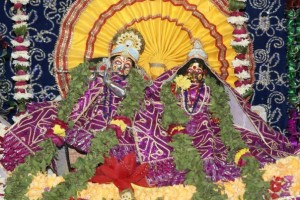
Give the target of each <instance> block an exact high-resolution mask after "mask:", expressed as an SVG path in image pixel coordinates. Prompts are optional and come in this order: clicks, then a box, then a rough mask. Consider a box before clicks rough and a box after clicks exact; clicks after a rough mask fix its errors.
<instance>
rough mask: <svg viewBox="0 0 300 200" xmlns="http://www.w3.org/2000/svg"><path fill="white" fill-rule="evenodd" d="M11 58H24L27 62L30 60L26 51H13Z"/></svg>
mask: <svg viewBox="0 0 300 200" xmlns="http://www.w3.org/2000/svg"><path fill="white" fill-rule="evenodd" d="M11 57H12V58H14V59H17V58H20V57H22V58H25V59H27V60H28V59H29V58H30V56H29V53H28V51H15V52H12V53H11Z"/></svg>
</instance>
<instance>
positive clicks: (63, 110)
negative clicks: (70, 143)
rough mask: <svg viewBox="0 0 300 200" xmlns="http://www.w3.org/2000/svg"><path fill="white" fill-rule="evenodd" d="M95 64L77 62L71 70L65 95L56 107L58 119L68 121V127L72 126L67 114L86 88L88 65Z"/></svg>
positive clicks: (89, 73)
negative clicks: (67, 91)
mask: <svg viewBox="0 0 300 200" xmlns="http://www.w3.org/2000/svg"><path fill="white" fill-rule="evenodd" d="M93 65H95V63H92V62H85V63H81V64H79V65H78V66H77V67H75V68H74V69H72V70H71V72H70V75H71V77H72V78H71V80H70V84H69V85H70V86H69V87H70V88H69V93H68V95H67V97H66V98H65V99H64V100H63V101H61V102H60V104H59V107H58V113H57V116H58V118H59V119H60V120H62V121H64V122H66V123H68V125H69V127H70V128H72V127H73V122H71V121H69V119H68V116H70V114H71V112H72V109H73V107H74V105H75V104H76V103H77V101H78V99H79V98H80V97H81V96H82V95H83V93H84V91H86V90H87V88H88V83H87V82H88V80H89V77H90V76H91V71H90V70H89V67H91V66H93Z"/></svg>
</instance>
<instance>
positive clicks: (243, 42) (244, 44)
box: [230, 39, 250, 47]
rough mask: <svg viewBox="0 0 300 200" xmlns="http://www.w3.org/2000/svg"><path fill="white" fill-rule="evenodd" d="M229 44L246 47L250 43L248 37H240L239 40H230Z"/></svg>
mask: <svg viewBox="0 0 300 200" xmlns="http://www.w3.org/2000/svg"><path fill="white" fill-rule="evenodd" d="M230 44H231V46H242V47H247V46H248V45H249V44H250V40H249V39H241V41H234V40H231V43H230Z"/></svg>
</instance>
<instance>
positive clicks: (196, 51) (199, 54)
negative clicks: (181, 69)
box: [187, 40, 207, 61]
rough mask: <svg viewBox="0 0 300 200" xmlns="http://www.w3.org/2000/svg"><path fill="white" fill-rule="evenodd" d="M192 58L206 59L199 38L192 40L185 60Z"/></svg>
mask: <svg viewBox="0 0 300 200" xmlns="http://www.w3.org/2000/svg"><path fill="white" fill-rule="evenodd" d="M192 58H200V59H202V60H203V61H207V54H206V53H205V52H204V50H203V47H202V44H201V42H200V41H199V40H195V41H194V46H193V48H192V50H191V51H190V52H189V54H188V56H187V60H191V59H192Z"/></svg>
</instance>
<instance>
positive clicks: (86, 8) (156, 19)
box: [55, 0, 237, 96]
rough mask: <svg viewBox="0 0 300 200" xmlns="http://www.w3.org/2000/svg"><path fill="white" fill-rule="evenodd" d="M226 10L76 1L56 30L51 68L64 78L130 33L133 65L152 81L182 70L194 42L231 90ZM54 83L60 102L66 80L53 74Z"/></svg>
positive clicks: (216, 1)
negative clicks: (135, 47)
mask: <svg viewBox="0 0 300 200" xmlns="http://www.w3.org/2000/svg"><path fill="white" fill-rule="evenodd" d="M227 7H228V2H227V1H225V0H211V1H208V0H207V1H195V2H193V1H187V0H180V1H179V0H169V1H168V0H151V1H149V0H109V1H103V0H77V1H76V2H74V3H73V5H72V6H71V8H70V10H69V12H68V13H67V15H66V16H65V18H64V20H63V23H62V26H61V30H60V35H59V38H58V42H57V45H56V49H55V68H56V70H57V71H58V72H60V71H61V72H64V71H67V70H70V69H72V68H74V67H76V66H77V65H78V64H80V63H82V62H84V60H85V59H91V58H97V57H107V56H108V52H110V50H111V48H112V45H113V44H112V39H113V37H114V35H115V34H116V33H117V32H118V31H120V30H123V29H124V28H134V29H137V30H138V31H139V32H140V33H141V34H142V35H143V37H144V39H145V50H144V52H143V53H142V54H141V56H140V59H139V62H138V65H139V66H141V67H143V68H144V69H145V71H146V72H147V73H148V74H150V75H152V77H156V76H158V75H159V74H161V73H162V72H163V71H164V70H166V69H171V68H173V67H175V66H179V65H181V64H183V63H184V62H185V60H186V58H187V54H188V52H189V51H190V50H191V48H192V41H193V40H194V39H199V40H200V41H201V43H202V44H203V49H204V51H205V52H206V53H207V55H208V63H209V65H210V67H211V68H212V69H213V70H214V71H216V72H217V73H219V74H220V75H221V77H222V78H223V79H226V81H227V82H228V83H229V84H231V85H232V86H233V83H234V81H236V80H237V78H236V77H235V76H234V73H233V69H232V67H231V61H232V60H233V59H234V57H235V55H236V53H235V51H234V50H233V48H232V47H231V45H230V41H231V39H232V32H233V27H232V26H231V25H230V24H229V23H228V22H227V17H228V15H229V12H228V10H227ZM150 63H151V64H152V67H151V66H150ZM153 66H154V67H153ZM159 66H162V67H159ZM56 79H57V82H58V85H59V88H60V91H61V94H62V96H65V95H66V93H67V91H68V82H69V77H68V76H67V74H66V73H57V75H56Z"/></svg>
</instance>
